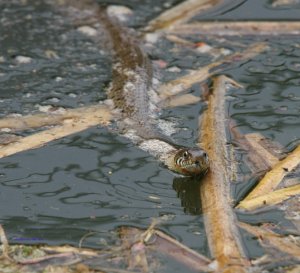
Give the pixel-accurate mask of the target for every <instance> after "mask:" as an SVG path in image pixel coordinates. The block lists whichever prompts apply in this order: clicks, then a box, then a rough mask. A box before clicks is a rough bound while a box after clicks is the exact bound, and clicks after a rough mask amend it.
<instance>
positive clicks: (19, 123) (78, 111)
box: [0, 105, 104, 131]
mask: <svg viewBox="0 0 300 273" xmlns="http://www.w3.org/2000/svg"><path fill="white" fill-rule="evenodd" d="M98 108H99V109H102V108H103V109H104V106H99V105H92V106H85V107H79V108H74V109H64V110H63V111H60V112H54V113H36V114H30V115H27V116H18V117H10V116H8V117H5V118H1V119H0V129H3V128H8V129H10V130H12V131H14V130H26V129H34V128H40V127H44V126H53V125H60V124H62V123H63V122H64V121H65V120H68V119H78V118H81V117H82V116H83V115H85V113H90V112H93V111H97V109H98Z"/></svg>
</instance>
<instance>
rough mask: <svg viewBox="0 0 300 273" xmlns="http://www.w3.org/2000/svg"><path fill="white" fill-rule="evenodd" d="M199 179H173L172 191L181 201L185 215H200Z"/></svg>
mask: <svg viewBox="0 0 300 273" xmlns="http://www.w3.org/2000/svg"><path fill="white" fill-rule="evenodd" d="M200 186H201V178H191V177H175V178H174V179H173V189H174V190H175V191H176V192H177V196H178V197H179V198H180V200H181V206H182V207H183V208H184V211H185V212H186V213H190V214H195V215H197V214H201V213H202V211H201V199H200Z"/></svg>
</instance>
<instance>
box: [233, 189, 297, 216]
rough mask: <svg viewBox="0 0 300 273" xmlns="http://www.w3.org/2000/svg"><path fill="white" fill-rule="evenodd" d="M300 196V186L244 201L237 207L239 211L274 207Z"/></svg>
mask: <svg viewBox="0 0 300 273" xmlns="http://www.w3.org/2000/svg"><path fill="white" fill-rule="evenodd" d="M297 194H300V184H299V185H295V186H291V187H287V188H283V189H280V190H276V191H272V192H270V193H267V194H264V195H260V196H258V197H254V198H252V199H249V200H243V201H241V202H240V203H239V205H238V206H237V208H238V209H244V210H254V209H258V208H263V207H266V206H272V205H276V204H279V203H281V202H283V201H284V200H286V199H288V198H290V197H292V196H295V195H297Z"/></svg>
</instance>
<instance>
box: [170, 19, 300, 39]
mask: <svg viewBox="0 0 300 273" xmlns="http://www.w3.org/2000/svg"><path fill="white" fill-rule="evenodd" d="M167 31H168V32H169V33H173V34H184V35H211V36H246V35H255V36H257V35H266V36H279V35H299V34H300V22H298V21H274V22H272V21H271V22H270V21H261V22H260V21H240V22H239V21H234V22H220V21H219V22H197V23H190V24H181V25H177V26H176V27H174V28H168V29H167Z"/></svg>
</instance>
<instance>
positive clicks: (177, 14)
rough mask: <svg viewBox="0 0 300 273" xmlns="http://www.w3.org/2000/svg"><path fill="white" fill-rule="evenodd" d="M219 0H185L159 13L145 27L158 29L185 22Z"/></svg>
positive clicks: (151, 29)
mask: <svg viewBox="0 0 300 273" xmlns="http://www.w3.org/2000/svg"><path fill="white" fill-rule="evenodd" d="M219 2H221V0H187V1H184V2H182V3H181V4H179V5H177V6H175V7H174V8H171V9H168V10H167V11H165V12H163V13H162V14H160V15H159V16H158V17H157V18H156V19H154V20H152V21H151V22H150V23H149V24H148V27H147V30H149V31H158V30H161V29H165V28H168V27H174V26H177V25H179V24H182V23H184V22H187V21H188V20H189V19H191V18H192V17H193V16H195V15H197V14H199V13H200V12H202V11H204V10H207V9H209V8H212V7H213V6H215V5H217V4H218V3H219Z"/></svg>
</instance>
